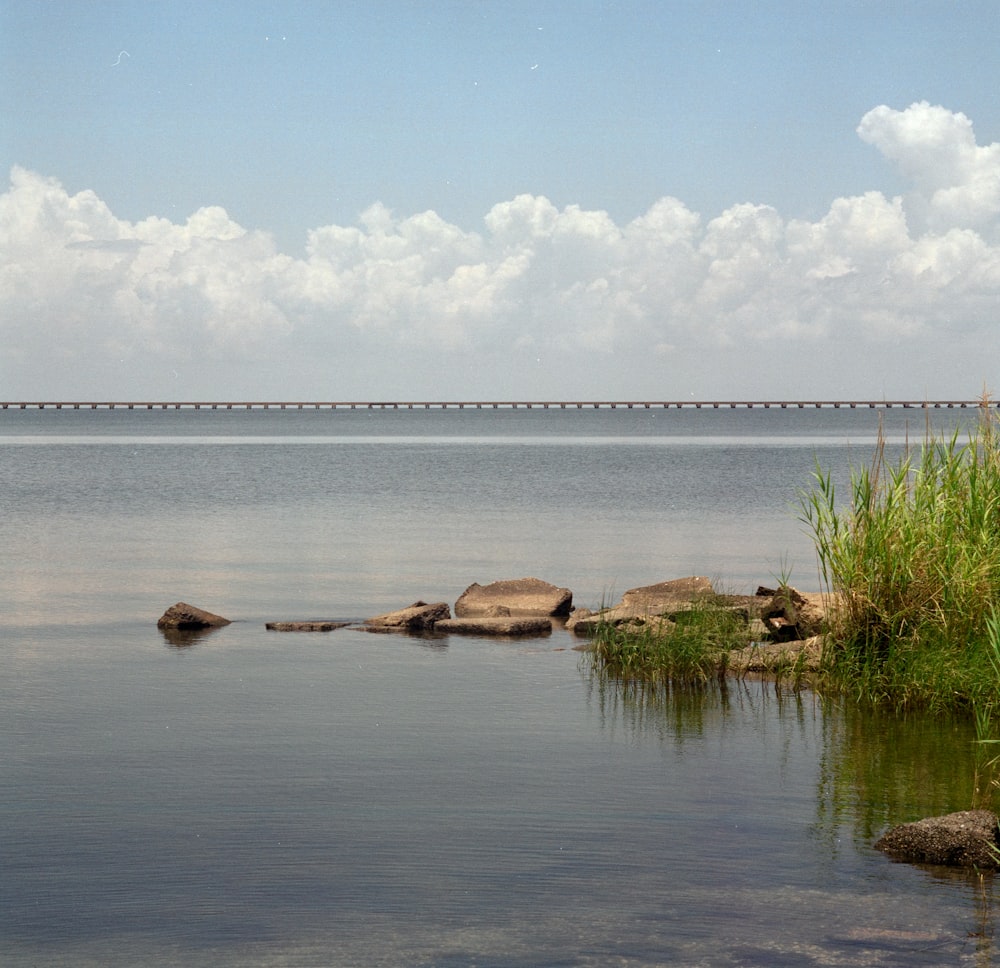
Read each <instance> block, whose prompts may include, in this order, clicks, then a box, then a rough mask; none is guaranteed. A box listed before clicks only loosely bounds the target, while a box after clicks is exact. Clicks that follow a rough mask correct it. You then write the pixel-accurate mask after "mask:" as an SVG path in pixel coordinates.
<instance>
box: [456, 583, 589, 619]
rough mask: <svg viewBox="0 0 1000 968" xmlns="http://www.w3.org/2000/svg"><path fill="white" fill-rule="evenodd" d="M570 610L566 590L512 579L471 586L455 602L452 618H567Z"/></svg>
mask: <svg viewBox="0 0 1000 968" xmlns="http://www.w3.org/2000/svg"><path fill="white" fill-rule="evenodd" d="M572 607H573V593H572V592H571V591H570V590H569V589H568V588H557V587H556V586H555V585H550V584H549V583H548V582H547V581H541V580H540V579H538V578H515V579H511V580H508V581H495V582H492V583H491V584H489V585H478V584H475V583H473V584H472V585H470V586H469V587H468V588H466V589H465V591H464V592H462V594H461V595H460V596H459V599H458V601H457V602H455V616H456V617H458V618H465V617H468V616H474V615H485V616H490V615H493V616H497V615H542V616H551V615H569V612H570V609H571V608H572ZM502 610H506V611H502Z"/></svg>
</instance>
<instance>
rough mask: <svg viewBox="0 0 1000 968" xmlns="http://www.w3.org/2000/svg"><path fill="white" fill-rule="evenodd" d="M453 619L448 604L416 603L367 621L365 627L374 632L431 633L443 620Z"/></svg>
mask: <svg viewBox="0 0 1000 968" xmlns="http://www.w3.org/2000/svg"><path fill="white" fill-rule="evenodd" d="M446 618H451V610H450V609H449V607H448V603H447V602H435V603H434V604H433V605H428V604H427V603H426V602H414V603H413V604H412V605H409V606H407V607H406V608H401V609H399V610H398V611H395V612H386V614H385V615H376V616H375V617H374V618H370V619H367V620H366V621H365V623H364V627H365V628H366V629H368V630H369V631H372V632H391V631H395V632H430V631H432V630H433V628H434V626H435V624H436V623H437V622H439V621H440V620H441V619H446Z"/></svg>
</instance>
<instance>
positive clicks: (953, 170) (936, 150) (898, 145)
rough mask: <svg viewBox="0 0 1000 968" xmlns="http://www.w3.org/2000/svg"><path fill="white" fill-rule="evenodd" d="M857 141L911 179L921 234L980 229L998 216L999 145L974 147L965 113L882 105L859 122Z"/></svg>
mask: <svg viewBox="0 0 1000 968" xmlns="http://www.w3.org/2000/svg"><path fill="white" fill-rule="evenodd" d="M858 135H859V136H860V137H861V138H862V140H864V141H866V142H868V143H869V144H872V145H874V146H875V147H876V148H878V150H879V151H881V152H882V154H883V155H885V157H886V158H887V159H889V160H890V161H891V162H893V163H894V164H895V165H897V166H898V167H899V169H900V171H901V172H902V173H903V174H904V175H906V176H907V177H908V178H910V179H912V181H913V183H914V192H913V194H912V195H911V196H910V197H909V199H908V201H909V203H910V209H911V213H912V216H913V218H914V219H915V220H916V221H918V222H919V223H920V224H919V227H920V228H923V227H924V226H925V225H926V227H928V228H930V229H932V230H935V231H947V229H948V228H952V227H964V226H981V225H984V224H987V223H989V222H991V221H993V220H994V219H995V218H996V216H997V214H998V213H1000V144H995V143H994V144H991V145H985V146H981V145H978V144H976V136H975V133H974V132H973V130H972V122H971V121H970V120H969V119H968V118H967V117H966V116H965V115H964V114H962V113H961V112H952V111H948V110H947V109H946V108H943V107H941V106H939V105H931V104H928V103H927V102H926V101H920V102H918V103H916V104H911V105H910V106H909V107H908V108H907V109H906V110H905V111H896V110H893V109H892V108H889V107H886V105H884V104H883V105H880V106H879V107H877V108H874V109H873V110H871V111H869V112H868V113H867V114H866V115H865V116H864V117H863V118H862V119H861V124H860V125H858Z"/></svg>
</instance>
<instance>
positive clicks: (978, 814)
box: [875, 810, 1000, 870]
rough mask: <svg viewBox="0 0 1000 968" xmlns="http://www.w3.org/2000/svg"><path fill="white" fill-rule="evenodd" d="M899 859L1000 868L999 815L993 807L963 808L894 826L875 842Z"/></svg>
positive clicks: (951, 865) (989, 868)
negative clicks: (986, 808) (941, 815)
mask: <svg viewBox="0 0 1000 968" xmlns="http://www.w3.org/2000/svg"><path fill="white" fill-rule="evenodd" d="M875 849H876V850H881V851H883V852H884V853H886V854H889V855H890V856H892V857H895V858H897V859H899V860H907V861H913V862H914V863H918V864H943V865H946V866H948V867H975V868H978V869H979V870H995V869H997V868H998V867H1000V840H998V837H997V815H996V814H995V813H993V812H991V811H989V810H962V811H960V812H959V813H949V814H945V815H944V816H943V817H929V818H927V819H926V820H918V821H917V822H916V823H905V824H902V825H901V826H899V827H893V828H892V829H891V830H889V831H888V833H886V835H885V836H884V837H882V839H881V840H879V841H878V842H877V843H876V844H875Z"/></svg>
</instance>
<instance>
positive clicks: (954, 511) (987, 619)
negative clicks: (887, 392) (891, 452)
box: [800, 398, 1000, 710]
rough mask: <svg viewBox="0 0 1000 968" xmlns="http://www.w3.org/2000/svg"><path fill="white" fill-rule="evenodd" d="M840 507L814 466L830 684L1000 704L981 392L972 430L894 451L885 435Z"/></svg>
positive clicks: (988, 434) (869, 695) (998, 483)
mask: <svg viewBox="0 0 1000 968" xmlns="http://www.w3.org/2000/svg"><path fill="white" fill-rule="evenodd" d="M848 498H849V500H848V504H847V506H846V507H841V506H840V505H839V504H838V495H837V494H836V493H835V489H834V485H833V481H832V479H831V476H830V474H829V472H824V471H823V470H822V468H817V471H816V473H815V480H814V484H813V487H812V489H811V490H809V491H805V492H803V493H802V494H801V495H800V508H801V513H800V518H801V520H802V521H803V522H804V523H805V524H806V526H807V527H808V529H809V530H810V531H811V532H812V536H813V539H814V541H815V545H816V550H817V556H818V560H819V564H820V569H821V573H822V577H823V579H824V581H825V583H826V584H827V587H828V590H829V591H830V592H832V593H833V594H834V595H835V596H836V597H837V600H838V610H837V613H836V618H835V622H834V626H833V627H832V629H831V635H830V638H829V642H830V645H829V646H828V647H827V648H826V649H825V650H824V656H825V663H826V668H825V670H824V673H825V679H826V681H827V683H828V684H832V685H834V686H835V687H837V688H839V689H841V690H843V691H848V692H854V693H855V694H856V695H857V696H858V698H861V699H866V700H870V701H872V702H877V703H887V704H890V705H893V706H897V707H906V706H929V707H939V708H942V709H943V708H963V707H967V708H978V709H980V710H982V709H989V710H992V709H994V708H998V709H1000V668H998V666H997V664H996V663H997V656H998V651H997V650H998V646H1000V639H998V636H1000V622H997V621H995V620H993V618H994V616H996V615H1000V428H998V422H997V417H996V415H995V412H994V410H993V409H992V407H991V405H990V402H989V400H988V399H986V398H984V399H983V401H982V406H981V408H980V414H979V420H978V423H977V424H976V425H975V426H974V427H973V428H972V429H971V431H970V433H969V434H968V436H967V437H962V436H960V435H959V434H958V433H957V432H956V433H954V434H953V435H951V436H949V437H940V436H937V435H935V434H934V433H933V432H932V431H931V429H930V428H929V427H928V430H927V432H926V436H925V439H924V441H923V443H922V444H921V445H920V446H919V447H907V449H906V451H905V452H904V454H903V456H902V457H900V458H899V459H898V460H896V461H894V462H891V461H889V460H888V459H887V455H886V442H885V438H884V435H883V434H882V432H881V429H880V432H879V438H878V443H877V445H876V449H875V453H874V456H873V458H872V461H871V464H870V465H869V466H864V467H861V468H860V469H854V470H852V472H851V483H850V492H849V495H848Z"/></svg>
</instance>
